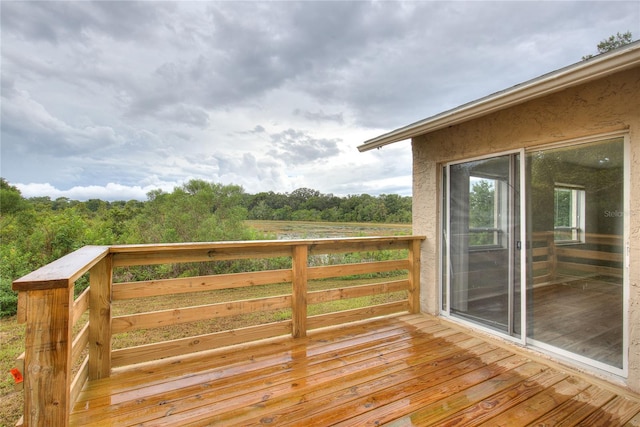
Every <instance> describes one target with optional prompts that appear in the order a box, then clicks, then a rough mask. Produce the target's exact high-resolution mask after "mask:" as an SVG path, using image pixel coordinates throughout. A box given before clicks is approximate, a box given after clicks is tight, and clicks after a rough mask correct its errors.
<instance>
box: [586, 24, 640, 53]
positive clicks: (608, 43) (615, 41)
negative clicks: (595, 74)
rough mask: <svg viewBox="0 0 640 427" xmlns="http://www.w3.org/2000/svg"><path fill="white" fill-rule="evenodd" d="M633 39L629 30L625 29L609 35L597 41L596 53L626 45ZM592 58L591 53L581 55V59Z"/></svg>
mask: <svg viewBox="0 0 640 427" xmlns="http://www.w3.org/2000/svg"><path fill="white" fill-rule="evenodd" d="M632 41H633V36H632V35H631V31H627V32H626V33H623V34H620V33H616V35H615V36H609V38H606V39H604V40H602V41H601V42H600V43H598V46H597V48H598V54H602V53H607V52H609V51H612V50H614V49H618V48H619V47H622V46H624V45H627V44H629V43H631V42H632ZM589 58H593V55H585V56H583V57H582V59H583V60H585V59H589Z"/></svg>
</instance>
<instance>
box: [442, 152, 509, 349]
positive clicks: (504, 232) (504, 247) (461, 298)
mask: <svg viewBox="0 0 640 427" xmlns="http://www.w3.org/2000/svg"><path fill="white" fill-rule="evenodd" d="M519 157H520V156H519V155H518V154H510V155H505V156H499V157H493V158H490V159H483V160H476V161H471V162H466V163H459V164H454V165H450V166H449V168H448V172H446V171H445V175H444V177H445V180H446V183H447V186H448V187H447V188H448V195H449V197H448V198H447V199H448V200H447V201H446V203H445V209H444V211H445V212H447V214H448V218H444V220H445V222H448V224H447V228H446V230H448V236H447V233H445V236H444V239H443V247H445V248H446V249H447V254H445V256H444V260H445V262H444V263H443V267H445V269H444V271H443V278H445V280H446V281H447V282H448V284H449V285H448V289H445V292H448V293H446V295H448V297H449V298H448V299H449V313H450V314H451V315H453V316H456V317H461V318H464V319H467V320H470V321H473V322H475V323H479V324H482V325H484V326H487V327H490V328H493V329H496V330H499V331H501V332H503V333H506V334H509V335H516V336H517V335H519V334H520V294H519V289H520V258H519V254H518V252H519V250H518V249H519V247H520V242H519V230H520V220H519V218H520V206H519V189H518V188H519ZM443 302H444V300H443Z"/></svg>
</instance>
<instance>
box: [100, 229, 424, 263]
mask: <svg viewBox="0 0 640 427" xmlns="http://www.w3.org/2000/svg"><path fill="white" fill-rule="evenodd" d="M411 240H424V236H391V237H347V238H337V239H334V238H328V239H307V240H250V241H232V242H204V243H166V244H147V245H116V246H111V247H110V252H111V253H112V254H113V257H114V260H113V263H114V264H113V265H114V267H122V266H131V265H152V264H167V263H179V262H198V261H215V260H230V259H246V258H265V257H269V258H272V257H281V256H291V248H293V247H294V246H308V247H309V248H310V251H309V253H310V254H311V255H314V254H318V253H320V254H326V253H340V252H361V251H379V250H387V249H403V248H405V247H406V242H408V241H411Z"/></svg>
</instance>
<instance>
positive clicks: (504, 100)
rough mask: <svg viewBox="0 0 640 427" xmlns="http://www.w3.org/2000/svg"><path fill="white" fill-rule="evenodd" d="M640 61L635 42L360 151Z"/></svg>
mask: <svg viewBox="0 0 640 427" xmlns="http://www.w3.org/2000/svg"><path fill="white" fill-rule="evenodd" d="M638 64H640V42H634V43H632V44H630V45H627V46H625V47H622V48H619V49H616V50H615V51H612V52H609V53H607V54H602V55H599V56H596V57H594V58H591V59H588V60H584V61H581V62H579V63H577V64H573V65H570V66H568V67H565V68H562V69H560V70H557V71H554V72H551V73H549V74H545V75H543V76H540V77H538V78H535V79H533V80H529V81H527V82H525V83H522V84H519V85H516V86H513V87H511V88H509V89H506V90H504V91H501V92H497V93H495V94H492V95H489V96H487V97H484V98H480V99H478V100H476V101H473V102H470V103H468V104H464V105H461V106H460V107H457V108H454V109H452V110H449V111H445V112H443V113H440V114H437V115H435V116H432V117H429V118H426V119H424V120H421V121H419V122H415V123H412V124H410V125H408V126H405V127H402V128H399V129H396V130H394V131H391V132H389V133H386V134H384V135H380V136H378V137H376V138H373V139H370V140H368V141H365V142H364V143H363V144H362V145H360V146H358V150H359V151H361V152H363V151H368V150H372V149H374V148H380V147H382V146H385V145H388V144H393V143H394V142H399V141H404V140H406V139H410V138H413V137H415V136H418V135H422V134H425V133H429V132H433V131H435V130H438V129H443V128H446V127H448V126H452V125H456V124H459V123H462V122H466V121H468V120H472V119H475V118H478V117H481V116H484V115H487V114H490V113H493V112H495V111H499V110H503V109H505V108H508V107H511V106H514V105H517V104H521V103H524V102H527V101H530V100H532V99H535V98H539V97H542V96H545V95H548V94H550V93H553V92H557V91H560V90H563V89H566V88H568V87H571V86H576V85H579V84H583V83H586V82H589V81H592V80H596V79H598V78H602V77H604V76H607V75H609V74H613V73H616V72H619V71H623V70H625V69H627V68H631V67H633V66H637V65H638Z"/></svg>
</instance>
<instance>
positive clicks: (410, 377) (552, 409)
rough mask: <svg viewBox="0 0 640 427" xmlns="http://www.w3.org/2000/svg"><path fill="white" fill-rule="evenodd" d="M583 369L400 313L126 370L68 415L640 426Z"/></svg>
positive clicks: (85, 419) (189, 420)
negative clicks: (574, 370) (577, 372)
mask: <svg viewBox="0 0 640 427" xmlns="http://www.w3.org/2000/svg"><path fill="white" fill-rule="evenodd" d="M578 378H580V379H578ZM585 378H588V377H586V376H584V375H582V376H574V375H571V374H570V373H567V372H565V371H560V370H558V369H556V368H549V367H548V366H547V365H545V363H542V362H536V361H533V360H531V358H530V357H529V356H526V355H524V354H520V353H519V352H518V351H516V350H515V349H512V348H510V347H509V346H504V345H501V346H497V345H496V344H493V343H489V342H487V341H486V340H484V339H482V338H481V337H478V336H476V335H475V334H470V333H467V332H466V331H465V330H464V329H462V328H455V329H454V328H451V327H450V326H449V325H447V324H444V323H442V322H441V321H440V320H439V319H436V318H433V317H429V316H425V315H403V316H392V317H388V318H381V319H374V320H370V321H367V322H358V323H357V324H352V325H345V326H341V327H336V328H328V329H326V330H321V331H312V332H310V333H309V335H308V336H307V337H305V338H300V339H295V340H294V339H291V338H282V339H272V340H267V341H265V342H262V343H256V344H252V345H240V346H234V347H232V348H229V349H227V350H223V349H220V350H215V351H210V352H206V353H204V354H202V355H194V356H189V357H179V358H171V359H167V360H163V361H157V362H152V363H145V364H140V365H138V366H134V367H129V368H118V369H116V370H114V373H113V375H112V376H111V377H110V378H103V379H98V380H94V381H90V382H89V383H88V384H87V385H86V386H85V388H84V390H83V391H82V392H81V394H80V396H79V399H78V401H77V403H76V405H75V406H74V408H73V413H72V416H71V420H70V421H71V425H72V426H90V425H114V426H115V425H117V426H129V425H139V426H145V425H153V426H204V425H224V426H225V427H226V426H234V425H278V426H305V427H306V426H327V425H343V426H362V425H378V424H383V423H389V425H396V426H402V425H439V426H448V425H450V426H453V425H465V426H467V425H482V423H485V425H518V426H519V425H525V424H527V423H529V424H530V425H532V426H534V425H536V426H537V425H539V426H547V425H565V426H568V425H622V424H620V423H627V424H628V425H629V426H636V425H638V423H639V420H640V415H638V414H640V399H638V400H634V399H633V396H630V395H629V393H628V392H627V393H618V394H616V393H615V392H614V391H615V389H614V388H607V389H605V388H603V387H601V386H596V385H593V384H592V383H590V382H589V381H588V380H586V379H585ZM612 390H613V391H612ZM623 396H624V397H623ZM612 422H613V423H618V424H611V423H612ZM581 423H582V424H581ZM607 423H609V424H607Z"/></svg>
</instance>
